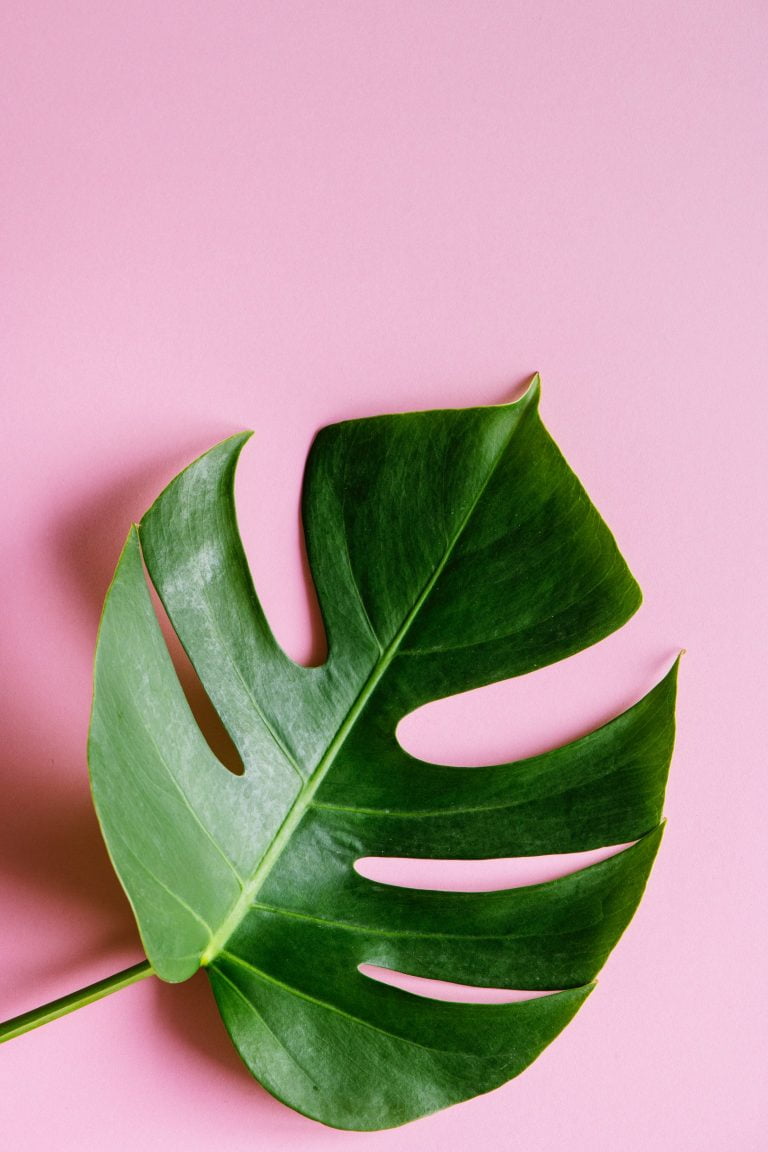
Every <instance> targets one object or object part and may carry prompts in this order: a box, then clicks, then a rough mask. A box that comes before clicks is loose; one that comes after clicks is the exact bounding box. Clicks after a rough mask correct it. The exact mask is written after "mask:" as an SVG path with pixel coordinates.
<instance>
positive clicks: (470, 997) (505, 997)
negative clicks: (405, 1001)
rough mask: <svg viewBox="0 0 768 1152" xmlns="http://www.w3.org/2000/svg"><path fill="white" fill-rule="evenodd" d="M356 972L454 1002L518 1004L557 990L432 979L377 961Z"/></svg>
mask: <svg viewBox="0 0 768 1152" xmlns="http://www.w3.org/2000/svg"><path fill="white" fill-rule="evenodd" d="M358 972H360V973H361V974H362V975H363V976H367V977H368V978H369V979H370V980H376V981H377V983H379V984H389V985H390V986H391V987H393V988H400V989H402V991H403V992H411V993H412V994H413V995H414V996H423V997H424V998H425V999H427V1000H445V1001H448V1002H452V1003H457V1004H517V1003H519V1002H520V1001H522V1000H539V999H541V997H542V996H551V995H552V993H553V992H555V991H557V989H554V988H553V989H551V990H549V991H546V992H532V991H529V990H526V989H520V988H482V987H476V986H475V985H472V984H454V983H453V982H452V981H450V980H432V979H429V978H428V977H426V976H411V975H409V974H408V973H407V972H395V971H394V970H393V969H391V968H380V967H379V966H378V965H377V964H359V965H358Z"/></svg>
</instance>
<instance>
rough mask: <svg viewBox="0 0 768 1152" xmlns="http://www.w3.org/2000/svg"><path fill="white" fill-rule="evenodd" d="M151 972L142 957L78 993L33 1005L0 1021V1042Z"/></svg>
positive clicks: (140, 978) (152, 969)
mask: <svg viewBox="0 0 768 1152" xmlns="http://www.w3.org/2000/svg"><path fill="white" fill-rule="evenodd" d="M154 974H155V970H154V968H153V967H152V965H151V964H150V962H149V960H142V962H141V963H140V964H134V965H133V966H132V967H131V968H124V969H123V971H122V972H115V974H114V975H113V976H107V978H106V979H105V980H98V981H97V982H96V983H95V984H88V985H87V986H86V987H85V988H80V989H78V991H77V992H70V994H69V995H68V996H62V997H60V998H59V999H58V1000H51V1001H50V1003H49V1004H42V1005H41V1006H40V1007H39V1008H33V1009H32V1011H31V1012H24V1013H23V1014H22V1015H21V1016H14V1017H13V1019H11V1020H6V1021H5V1022H4V1023H2V1024H0V1044H3V1043H4V1042H5V1041H6V1040H13V1038H14V1036H21V1035H22V1034H23V1033H24V1032H31V1031H32V1029H33V1028H39V1027H40V1025H41V1024H47V1023H48V1021H49V1020H56V1019H57V1018H58V1017H59V1016H66V1014H67V1013H68V1012H74V1011H75V1009H76V1008H83V1007H84V1006H85V1005H86V1004H92V1003H93V1001H94V1000H101V998H102V997H103V996H109V994H110V993H111V992H119V991H120V989H121V988H127V987H128V985H129V984H135V983H136V981H137V980H143V979H144V978H145V977H146V976H154Z"/></svg>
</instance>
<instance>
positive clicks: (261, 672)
mask: <svg viewBox="0 0 768 1152" xmlns="http://www.w3.org/2000/svg"><path fill="white" fill-rule="evenodd" d="M537 409H538V381H537V380H535V381H534V383H533V384H532V386H531V387H530V389H529V390H528V392H527V393H526V394H525V396H523V398H522V399H521V400H519V401H518V402H517V403H514V404H509V405H501V406H498V407H489V408H471V409H466V410H444V411H434V412H420V413H410V414H406V415H394V416H382V417H377V418H373V419H366V420H354V421H349V422H347V423H342V424H337V425H334V426H332V427H328V428H325V429H323V430H322V431H321V432H320V433H319V435H318V436H317V438H316V440H315V442H314V444H313V446H312V449H311V452H310V455H309V459H308V462H307V469H306V475H305V483H304V492H303V519H304V527H305V531H306V544H307V552H308V556H309V561H310V564H311V568H312V574H313V577H314V581H315V585H316V589H317V595H318V599H319V602H320V606H321V611H322V616H323V621H324V624H325V628H326V631H327V636H328V646H329V655H328V659H327V661H326V663H325V664H324V665H323V666H322V667H320V668H305V667H301V666H299V665H297V664H295V663H293V662H292V661H291V660H290V659H289V658H288V657H287V656H286V655H285V653H284V652H283V651H282V650H281V648H280V647H279V646H278V644H277V643H276V641H275V639H274V637H273V635H272V632H271V631H270V628H269V624H268V622H267V620H266V619H265V616H264V612H263V611H262V608H261V605H260V603H259V600H258V598H257V595H256V592H255V591H254V588H253V585H252V582H251V578H250V574H249V571H248V567H247V563H246V560H245V556H244V554H243V550H242V546H241V543H240V538H239V535H238V530H237V525H236V521H235V509H234V502H233V478H234V471H235V466H236V463H237V458H238V455H239V453H240V450H241V449H242V447H243V444H244V443H245V441H246V439H247V435H240V436H234V437H232V438H231V439H229V440H225V441H224V442H223V443H222V444H219V445H218V446H217V447H215V448H213V449H212V450H211V451H210V452H208V453H206V454H205V455H204V456H202V457H201V458H200V459H199V460H197V461H195V463H193V464H191V465H190V466H189V467H188V468H187V469H186V470H185V471H184V472H182V473H181V475H179V476H177V477H176V479H175V480H174V481H173V482H172V483H171V484H170V485H169V486H168V488H166V490H165V491H164V492H163V493H162V495H161V496H160V497H159V498H158V500H157V501H156V503H155V504H154V505H153V506H152V508H151V509H150V511H149V512H148V513H147V515H146V516H145V517H144V519H143V520H142V522H141V524H140V525H139V526H138V528H134V529H133V530H132V531H131V533H130V535H129V537H128V541H127V543H126V545H125V549H124V551H123V554H122V556H121V559H120V562H119V565H118V568H117V571H116V574H115V577H114V580H113V583H112V585H111V587H110V590H109V594H108V596H107V600H106V604H105V608H104V615H103V620H102V624H101V629H100V635H99V642H98V651H97V659H96V684H95V698H94V705H93V716H92V723H91V731H90V745H89V756H90V768H91V779H92V788H93V795H94V800H95V804H96V808H97V811H98V815H99V819H100V822H101V825H102V828H103V832H104V836H105V838H106V842H107V845H108V848H109V852H110V854H111V857H112V860H113V862H114V865H115V868H116V869H117V872H118V874H119V876H120V879H121V881H122V883H123V885H124V887H125V890H126V892H127V894H128V897H129V899H130V901H131V904H132V906H133V908H134V911H135V914H136V918H137V921H138V924H139V928H140V931H141V936H142V940H143V942H144V945H145V948H146V952H147V956H148V959H149V962H150V963H151V966H152V969H153V970H154V972H155V973H156V974H157V975H158V976H160V977H161V978H162V979H164V980H168V981H180V980H185V979H187V977H189V976H191V975H192V974H193V973H194V972H195V971H196V970H197V969H198V968H199V967H200V966H203V967H205V969H206V970H207V973H208V976H209V977H210V981H211V984H212V985H213V991H214V994H215V996H216V1000H217V1002H218V1005H219V1009H220V1011H221V1014H222V1016H223V1018H224V1022H225V1024H226V1027H227V1029H228V1030H229V1032H230V1035H231V1036H232V1039H233V1040H234V1043H235V1045H236V1046H237V1049H238V1051H239V1052H240V1054H241V1056H242V1057H243V1059H244V1060H245V1062H246V1064H247V1065H248V1067H249V1068H250V1069H251V1071H252V1072H253V1074H254V1075H255V1076H256V1077H258V1079H259V1080H260V1081H261V1083H262V1084H263V1085H264V1086H265V1087H266V1088H267V1089H268V1090H269V1091H270V1092H271V1093H273V1094H274V1095H275V1096H277V1097H278V1098H279V1099H281V1100H283V1101H285V1102H286V1103H287V1104H289V1105H290V1106H291V1107H293V1108H296V1109H298V1110H299V1111H301V1112H303V1113H305V1114H306V1115H308V1116H311V1117H314V1118H315V1119H317V1120H320V1121H322V1122H323V1123H325V1124H329V1125H333V1126H335V1127H340V1128H354V1129H375V1128H385V1127H390V1126H393V1125H397V1124H402V1123H404V1122H405V1121H408V1120H411V1119H413V1118H415V1117H418V1116H422V1115H424V1114H426V1113H429V1112H433V1111H435V1110H436V1109H439V1108H444V1107H446V1106H447V1105H449V1104H453V1103H455V1102H456V1101H459V1100H464V1099H466V1098H468V1097H471V1096H474V1095H476V1094H477V1093H480V1092H486V1091H488V1090H489V1089H492V1088H494V1087H496V1086H497V1085H499V1084H502V1083H503V1082H505V1081H506V1080H509V1079H510V1078H511V1077H513V1076H515V1075H517V1073H519V1072H520V1071H521V1070H522V1069H523V1068H525V1067H526V1065H528V1064H529V1063H530V1062H531V1061H532V1060H533V1059H534V1058H535V1057H536V1056H537V1055H538V1054H539V1052H541V1050H542V1049H543V1048H544V1047H545V1045H547V1044H548V1043H549V1042H550V1041H551V1040H552V1039H553V1038H554V1037H555V1036H556V1035H557V1033H558V1032H559V1031H560V1030H561V1029H562V1028H563V1027H564V1025H566V1024H567V1023H568V1021H569V1020H570V1019H571V1017H572V1016H573V1014H574V1013H575V1012H576V1011H577V1009H578V1008H579V1006H580V1005H581V1004H582V1003H583V1001H584V1000H585V998H586V997H587V995H588V994H589V992H590V990H591V988H592V984H591V981H592V980H593V978H594V976H595V974H596V973H597V971H598V970H599V969H600V967H601V966H602V964H603V963H604V961H605V959H606V957H607V955H608V953H609V952H610V950H611V948H612V947H613V945H614V944H615V943H616V940H617V939H618V937H619V936H620V935H621V933H622V931H623V930H624V928H625V926H626V924H627V922H628V921H629V919H630V917H631V916H632V913H633V912H634V909H635V907H636V905H637V902H638V900H639V898H640V895H641V893H642V891H643V887H644V885H645V882H646V879H647V876H648V872H649V869H650V867H651V864H652V861H653V858H654V855H655V853H656V850H657V847H658V843H659V838H660V835H661V829H660V824H659V821H660V816H661V806H662V799H663V793H664V785H665V779H666V773H667V767H668V762H669V757H670V753H671V746H672V736H673V707H674V670H673V672H672V673H670V674H669V676H667V677H666V679H665V680H663V681H662V682H661V683H660V684H659V685H658V686H657V687H656V688H655V689H654V690H653V691H652V692H651V693H650V694H649V695H647V696H646V697H645V698H644V699H643V700H641V701H640V702H639V703H638V704H636V705H635V706H634V707H633V708H631V709H630V710H629V711H628V712H625V713H624V714H623V715H621V716H619V717H617V718H616V719H615V720H613V721H612V722H611V723H609V724H606V725H605V726H604V727H602V728H600V729H599V730H598V731H595V732H593V733H592V734H591V735H588V736H585V737H584V738H582V739H579V740H576V741H574V742H573V743H571V744H568V745H566V746H564V747H561V748H558V749H556V750H554V751H552V752H549V753H546V754H544V755H540V756H535V757H533V758H531V759H527V760H523V761H520V762H517V763H512V764H502V765H495V766H492V767H486V768H480V769H473V770H464V769H459V768H451V767H445V766H438V765H434V764H429V763H424V762H421V761H419V760H417V759H414V757H412V756H410V755H408V754H407V753H406V752H405V751H404V750H403V749H402V748H401V747H400V745H399V744H398V742H397V739H396V734H395V733H396V728H397V724H398V722H399V721H400V719H401V718H402V717H403V716H404V715H405V714H406V713H407V712H410V711H411V710H412V709H414V708H417V707H418V706H419V705H421V704H424V703H425V702H427V701H430V700H435V699H437V698H439V697H443V696H447V695H449V694H452V693H457V692H464V691H466V690H467V689H470V688H476V687H478V686H480V685H483V684H489V683H491V682H493V681H497V680H499V679H502V678H504V677H510V676H519V675H522V674H524V673H526V672H530V671H532V670H533V669H536V668H540V667H542V666H543V665H546V664H549V663H551V662H553V661H556V660H560V659H562V658H563V657H566V656H569V655H571V654H572V653H574V652H577V651H579V650H580V649H582V648H584V647H586V646H587V645H590V644H593V643H594V642H595V641H597V640H600V639H601V638H602V637H604V636H605V635H607V634H608V633H609V632H611V631H612V630H613V629H615V628H617V627H618V626H619V625H621V624H622V623H623V622H624V621H625V620H626V619H627V618H628V617H629V616H630V615H631V614H632V613H633V612H634V611H635V609H636V608H637V607H638V605H639V603H640V592H639V590H638V587H637V585H636V583H635V581H634V580H633V578H632V576H631V575H630V573H629V571H628V569H627V566H626V564H625V563H624V561H623V559H622V557H621V556H620V554H619V552H618V550H617V547H616V544H615V542H614V540H613V537H612V536H611V534H610V532H609V531H608V529H607V528H606V526H605V524H604V523H603V522H602V520H601V519H600V517H599V515H598V514H597V512H596V511H595V509H594V507H593V506H592V505H591V504H590V502H589V500H588V498H587V496H586V495H585V493H584V490H583V489H582V487H581V485H580V484H579V482H578V480H577V479H576V477H575V476H574V475H573V473H572V472H571V471H570V469H569V468H568V466H567V465H566V463H565V461H564V460H563V458H562V456H561V455H560V452H559V451H558V449H557V448H556V446H555V444H554V443H553V441H552V439H551V438H550V436H549V435H548V434H547V432H546V431H545V429H544V427H543V425H542V423H541V421H540V419H539V416H538V410H537ZM142 559H143V561H144V562H145V563H146V567H147V569H148V572H149V575H150V577H151V580H152V583H153V584H154V586H155V588H156V589H157V592H158V593H159V595H160V597H161V599H162V602H163V604H164V606H165V609H166V611H167V613H168V616H169V617H170V620H171V622H172V624H173V627H174V628H175V630H176V632H177V633H178V636H179V637H180V639H181V642H182V644H183V646H184V648H185V650H186V651H187V653H188V655H189V657H190V659H191V661H192V663H193V665H194V667H195V669H196V670H197V673H198V675H199V677H200V679H201V681H202V683H203V685H204V687H205V689H206V691H207V693H208V695H209V697H210V699H211V701H212V702H213V704H214V706H215V708H216V710H217V711H218V713H219V715H220V717H221V719H222V721H223V723H224V725H225V726H226V729H227V731H228V732H229V734H230V736H231V738H232V740H233V741H234V743H235V745H236V747H237V749H238V750H239V753H240V756H241V757H242V761H243V764H244V769H245V771H244V774H243V775H242V776H236V775H234V774H233V773H231V772H230V771H228V770H227V769H226V768H225V767H223V766H222V764H220V763H219V762H218V760H217V759H216V758H215V756H214V755H213V753H212V752H211V750H210V748H209V746H208V744H207V743H206V741H205V740H204V738H203V736H202V735H201V733H200V730H199V729H198V727H197V725H196V723H195V720H194V719H193V716H192V714H191V712H190V709H189V707H188V705H187V702H186V699H185V696H184V694H183V692H182V689H181V687H180V685H179V681H178V679H177V677H176V673H175V671H174V668H173V665H172V663H171V660H170V657H169V654H168V651H167V649H166V646H165V643H164V641H163V638H162V635H161V631H160V628H159V625H158V622H157V619H156V617H155V613H154V611H153V608H152V604H151V601H150V596H149V592H148V588H147V583H146V581H145V576H144V571H143V565H142ZM628 841H636V843H634V844H633V846H632V847H630V848H628V849H626V850H625V851H622V852H620V853H618V854H616V855H614V856H613V857H611V858H610V859H608V860H606V861H604V862H603V863H599V864H596V865H594V866H592V867H589V868H585V869H583V870H582V871H580V872H576V873H574V874H572V875H569V876H566V877H565V878H564V879H560V880H556V881H554V882H551V883H545V884H536V885H533V886H529V887H522V888H516V889H513V890H510V891H501V892H499V891H497V892H487V893H461V892H459V893H455V892H444V891H417V890H413V889H407V888H402V887H395V886H389V885H386V884H380V883H374V882H373V881H371V880H368V879H365V878H363V877H362V876H361V875H359V874H358V873H357V872H356V870H355V868H354V864H355V861H356V860H357V859H359V858H360V857H363V856H405V857H422V858H423V857H437V858H457V859H480V858H488V857H498V856H518V855H523V856H524V855H531V854H540V853H553V852H573V851H580V850H585V849H592V848H596V847H598V846H601V845H610V844H621V843H624V842H628ZM362 964H373V965H379V966H381V967H385V968H389V969H394V970H397V971H400V972H405V973H411V974H414V975H418V976H423V977H432V978H438V979H442V980H447V981H454V982H459V983H463V984H470V985H478V986H480V985H485V986H494V987H500V988H513V989H537V990H540V989H547V990H554V991H553V992H552V994H551V995H548V996H543V997H537V998H531V999H529V1000H524V1001H518V1002H514V1003H503V1004H475V1003H456V1002H454V1003H449V1002H446V1001H440V1000H432V999H428V998H426V997H422V996H417V995H414V994H412V993H409V992H406V991H403V990H401V989H399V988H396V987H392V986H389V985H385V984H383V983H381V982H379V981H376V980H374V979H372V978H370V977H369V976H367V975H364V974H363V973H361V971H360V965H362Z"/></svg>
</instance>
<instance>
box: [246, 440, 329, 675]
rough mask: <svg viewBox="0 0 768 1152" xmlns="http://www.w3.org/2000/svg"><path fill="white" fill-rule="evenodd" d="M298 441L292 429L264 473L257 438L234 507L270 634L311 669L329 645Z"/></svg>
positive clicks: (322, 660)
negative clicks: (309, 540)
mask: <svg viewBox="0 0 768 1152" xmlns="http://www.w3.org/2000/svg"><path fill="white" fill-rule="evenodd" d="M278 434H279V433H278ZM300 439H301V438H300V437H298V436H296V429H295V427H292V428H291V436H290V440H288V439H286V444H285V450H284V451H283V452H281V454H280V456H279V457H278V458H276V457H275V456H274V454H272V457H271V459H270V471H269V472H267V470H266V468H267V465H266V460H265V457H264V455H263V453H259V451H258V433H257V435H256V436H255V437H254V438H253V440H251V441H250V442H249V444H248V445H246V447H245V449H244V451H243V454H242V456H241V457H240V460H239V462H238V465H237V472H236V473H235V502H236V506H237V523H238V528H239V531H240V536H241V539H242V542H243V549H244V551H245V555H246V559H247V561H248V566H249V568H250V571H251V575H252V579H253V583H254V587H255V589H256V594H257V596H258V598H259V601H260V603H261V605H262V607H263V609H264V613H265V615H266V618H267V621H268V623H269V626H270V628H271V629H272V633H273V635H274V637H275V639H276V640H277V643H278V644H279V645H280V647H281V648H282V649H283V651H284V652H285V654H286V656H288V657H289V659H291V660H293V661H295V662H296V663H297V664H302V665H303V666H304V667H307V668H315V667H319V666H320V665H321V664H323V663H325V660H326V659H327V656H328V645H327V640H326V635H325V628H324V626H323V620H322V615H321V612H320V605H319V603H318V599H317V593H316V591H315V584H314V581H313V579H312V572H311V569H310V567H309V561H308V559H307V551H306V544H305V539H304V528H303V525H302V521H301V477H302V472H303V468H304V457H305V455H306V451H307V448H308V443H305V444H300Z"/></svg>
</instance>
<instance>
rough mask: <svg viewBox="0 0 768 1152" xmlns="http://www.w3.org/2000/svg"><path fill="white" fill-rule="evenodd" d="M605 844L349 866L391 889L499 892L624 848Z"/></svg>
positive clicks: (384, 859)
mask: <svg viewBox="0 0 768 1152" xmlns="http://www.w3.org/2000/svg"><path fill="white" fill-rule="evenodd" d="M629 847H630V844H611V845H608V846H607V847H605V848H594V849H592V850H591V851H589V852H555V853H552V854H550V855H547V856H509V857H505V858H502V859H498V860H433V859H424V860H422V859H415V858H414V857H405V856H363V857H361V858H360V859H359V860H356V861H355V864H354V867H355V871H356V872H357V874H358V875H359V876H363V877H365V879H367V880H373V881H375V882H376V883H379V884H389V885H391V886H392V887H394V888H419V889H422V890H430V891H435V892H500V891H503V890H505V889H508V888H524V887H528V886H529V885H532V884H545V883H547V882H548V881H550V880H559V879H560V878H561V877H563V876H570V875H571V873H572V872H579V871H581V869H582V868H588V867H589V866H590V865H591V864H599V863H600V862H601V861H603V860H608V859H609V858H610V857H611V856H616V855H617V854H618V853H619V852H623V851H624V849H625V848H629Z"/></svg>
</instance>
